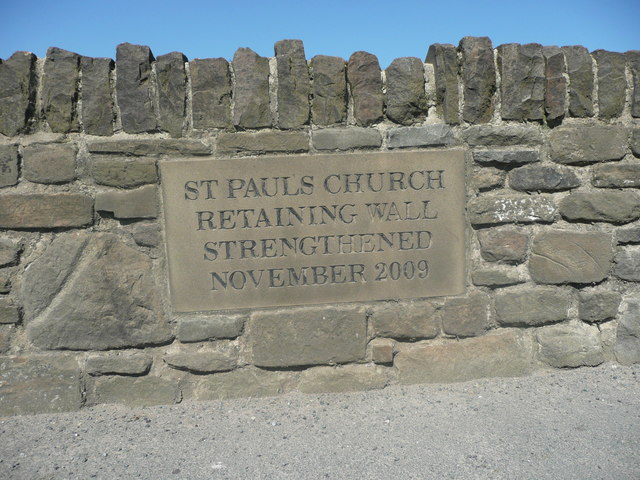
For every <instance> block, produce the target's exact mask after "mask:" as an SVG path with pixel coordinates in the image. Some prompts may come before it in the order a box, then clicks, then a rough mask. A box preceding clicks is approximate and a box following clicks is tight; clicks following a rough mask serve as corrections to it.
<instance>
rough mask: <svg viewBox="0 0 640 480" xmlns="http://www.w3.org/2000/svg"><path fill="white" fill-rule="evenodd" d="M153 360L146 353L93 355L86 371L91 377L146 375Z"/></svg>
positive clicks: (88, 359)
mask: <svg viewBox="0 0 640 480" xmlns="http://www.w3.org/2000/svg"><path fill="white" fill-rule="evenodd" d="M152 363H153V358H152V357H151V355H148V354H146V353H115V354H92V355H91V356H89V357H88V358H87V363H86V365H85V370H86V372H87V373H88V374H89V375H92V376H98V375H146V374H147V373H149V370H150V369H151V364H152Z"/></svg>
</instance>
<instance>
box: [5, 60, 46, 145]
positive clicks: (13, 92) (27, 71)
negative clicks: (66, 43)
mask: <svg viewBox="0 0 640 480" xmlns="http://www.w3.org/2000/svg"><path fill="white" fill-rule="evenodd" d="M35 66H36V56H35V55H34V54H33V53H28V52H16V53H14V54H13V55H11V57H10V58H8V59H7V60H4V61H3V62H0V133H2V134H3V135H6V136H7V137H12V136H14V135H17V134H18V133H20V132H22V131H24V128H25V127H26V126H27V122H28V121H29V119H30V118H31V116H32V115H33V113H34V110H35V102H36V83H37V81H36V71H35Z"/></svg>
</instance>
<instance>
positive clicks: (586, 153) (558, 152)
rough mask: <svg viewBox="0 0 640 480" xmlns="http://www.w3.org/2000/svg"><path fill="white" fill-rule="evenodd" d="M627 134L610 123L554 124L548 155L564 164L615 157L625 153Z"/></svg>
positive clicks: (624, 130) (627, 132)
mask: <svg viewBox="0 0 640 480" xmlns="http://www.w3.org/2000/svg"><path fill="white" fill-rule="evenodd" d="M628 136H629V131H628V130H627V129H626V128H624V127H620V126H614V125H592V126H580V127H573V126H567V127H558V128H555V129H553V130H552V131H551V133H550V134H549V157H550V158H551V160H553V161H554V162H557V163H563V164H567V165H570V164H583V163H594V162H604V161H608V160H618V159H620V158H622V157H624V155H625V153H627V138H628Z"/></svg>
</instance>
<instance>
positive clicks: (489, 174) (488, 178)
mask: <svg viewBox="0 0 640 480" xmlns="http://www.w3.org/2000/svg"><path fill="white" fill-rule="evenodd" d="M505 177H506V173H505V172H503V171H502V170H500V169H497V168H492V167H484V168H479V169H476V170H475V171H474V173H473V176H472V177H471V186H472V187H473V188H475V189H477V190H480V191H486V190H493V189H496V188H501V187H503V186H504V180H505Z"/></svg>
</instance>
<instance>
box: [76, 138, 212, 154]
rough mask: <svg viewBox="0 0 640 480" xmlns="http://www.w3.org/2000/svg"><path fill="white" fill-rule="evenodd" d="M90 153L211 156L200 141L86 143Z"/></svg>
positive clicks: (111, 141)
mask: <svg viewBox="0 0 640 480" xmlns="http://www.w3.org/2000/svg"><path fill="white" fill-rule="evenodd" d="M87 149H88V150H89V152H91V153H115V154H123V155H133V156H145V155H211V148H210V147H208V146H207V145H206V144H205V143H203V142H202V141H201V140H189V139H160V138H157V139H156V138H154V139H138V138H136V139H118V140H97V141H94V142H88V144H87Z"/></svg>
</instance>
